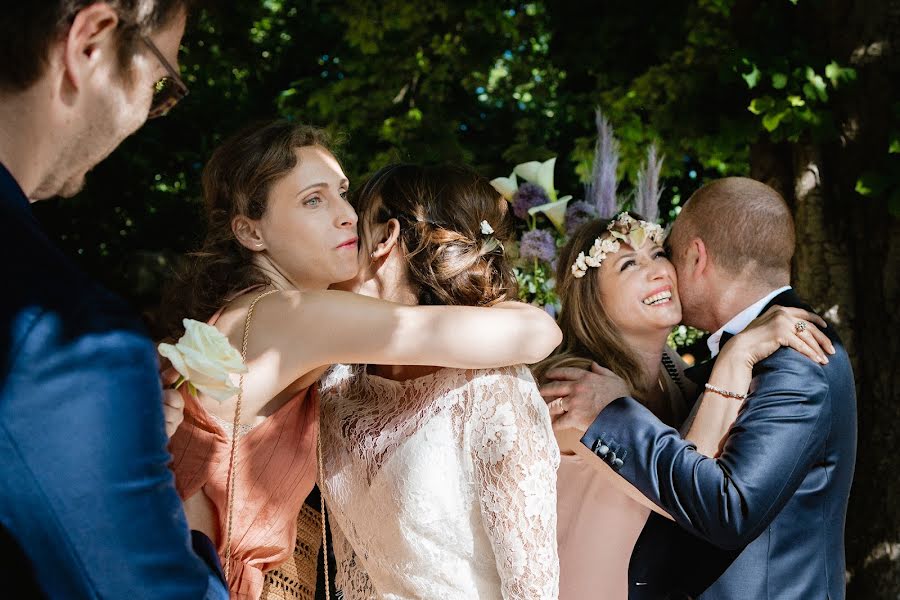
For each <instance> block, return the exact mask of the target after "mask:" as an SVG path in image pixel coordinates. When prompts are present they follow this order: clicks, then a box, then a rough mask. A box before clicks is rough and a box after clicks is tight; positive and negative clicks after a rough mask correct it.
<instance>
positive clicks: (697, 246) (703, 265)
mask: <svg viewBox="0 0 900 600" xmlns="http://www.w3.org/2000/svg"><path fill="white" fill-rule="evenodd" d="M688 261H689V263H688V264H690V265H691V268H692V270H693V273H694V275H695V276H701V275H704V274H707V272H708V271H709V267H710V266H711V264H712V263H711V262H710V259H709V253H708V252H707V251H706V244H704V243H703V240H701V239H700V238H694V239H692V240H691V243H690V246H688Z"/></svg>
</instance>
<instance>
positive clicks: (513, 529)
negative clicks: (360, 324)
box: [321, 365, 559, 600]
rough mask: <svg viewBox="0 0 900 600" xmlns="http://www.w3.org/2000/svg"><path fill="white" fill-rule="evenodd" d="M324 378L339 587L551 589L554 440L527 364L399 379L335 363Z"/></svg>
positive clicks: (542, 594) (353, 594)
mask: <svg viewBox="0 0 900 600" xmlns="http://www.w3.org/2000/svg"><path fill="white" fill-rule="evenodd" d="M321 391H322V428H321V435H322V446H323V452H324V472H325V481H324V482H323V484H322V486H321V487H322V490H323V493H324V494H325V499H326V503H327V504H326V505H327V508H328V510H329V516H330V522H331V524H332V533H333V536H334V540H335V541H334V545H335V548H334V550H335V556H336V558H337V559H338V572H337V574H336V584H337V586H338V588H339V589H342V590H343V592H344V598H345V599H346V600H356V599H358V598H392V599H393V598H442V599H453V598H460V599H462V598H465V599H469V598H485V599H489V598H498V599H499V598H528V599H545V598H556V597H557V589H558V580H559V561H558V558H557V553H556V487H555V483H556V468H557V467H558V465H559V450H558V448H557V445H556V442H555V439H554V437H553V432H552V429H551V426H550V416H549V413H548V412H547V408H546V405H545V403H544V401H543V400H542V398H541V397H540V395H539V394H538V392H537V387H536V386H535V384H534V380H533V379H532V377H531V373H530V372H529V371H528V369H527V368H525V367H507V368H503V369H491V370H478V371H471V370H469V371H466V370H457V369H441V370H439V371H437V372H435V373H433V374H431V375H427V376H424V377H419V378H416V379H412V380H409V381H402V382H400V381H393V380H388V379H383V378H381V377H377V376H374V375H370V374H368V373H366V372H365V370H364V369H361V368H351V367H348V366H345V365H339V366H336V367H334V368H333V369H332V370H331V372H330V373H329V374H328V375H326V377H325V378H324V380H323V383H322V386H321Z"/></svg>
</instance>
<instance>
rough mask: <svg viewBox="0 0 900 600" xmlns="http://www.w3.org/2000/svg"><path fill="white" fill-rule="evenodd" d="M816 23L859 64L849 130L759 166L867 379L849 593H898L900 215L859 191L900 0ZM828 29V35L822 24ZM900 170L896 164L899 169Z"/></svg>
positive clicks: (875, 160) (763, 144)
mask: <svg viewBox="0 0 900 600" xmlns="http://www.w3.org/2000/svg"><path fill="white" fill-rule="evenodd" d="M827 6H828V10H826V11H821V12H820V13H818V15H819V16H818V17H813V20H812V21H811V22H808V26H809V31H807V32H805V33H806V35H815V36H822V37H826V36H827V38H828V39H830V46H831V47H830V48H829V49H830V50H831V51H832V52H834V56H835V57H836V58H837V60H838V61H839V62H840V63H841V64H851V65H852V66H854V67H855V68H856V69H857V72H858V77H859V79H858V81H857V83H856V85H855V86H854V87H853V88H852V90H853V91H852V92H851V93H849V94H847V95H846V96H844V97H841V98H838V99H837V100H836V101H835V105H834V106H835V108H836V110H837V111H838V114H839V116H840V119H841V126H842V136H841V139H840V140H839V141H837V142H834V143H831V144H827V145H817V144H815V143H812V142H811V141H809V140H804V141H801V142H799V143H795V144H774V143H772V142H770V141H767V140H761V141H759V142H757V143H756V144H754V146H753V147H752V149H751V176H753V177H754V178H756V179H759V180H761V181H765V182H767V183H769V184H770V185H772V186H773V187H775V188H776V189H778V190H779V191H780V192H782V194H783V195H784V196H785V199H786V200H787V201H788V203H789V204H790V205H791V208H792V212H793V214H794V219H795V224H796V230H797V251H796V253H795V256H794V264H793V274H794V285H795V287H796V288H797V290H798V292H799V293H800V295H801V296H803V297H804V298H806V299H807V300H808V301H810V302H811V303H812V304H813V306H814V307H815V308H816V310H817V311H819V312H820V313H821V314H822V315H824V316H825V317H826V318H827V319H828V320H829V321H830V322H831V323H832V324H833V325H834V327H835V328H836V329H837V331H838V333H839V334H840V336H841V338H842V339H843V341H844V344H845V345H846V347H847V350H848V352H849V353H850V356H851V361H852V364H853V368H854V373H855V376H856V383H857V406H858V411H859V438H858V454H857V461H856V475H855V477H854V483H853V490H852V492H851V496H850V506H849V509H848V520H847V529H846V541H847V573H846V575H847V581H848V585H847V597H848V598H850V599H866V600H870V599H871V600H880V599H885V600H886V599H888V598H890V599H896V598H898V596H900V508H898V507H900V478H898V476H897V474H898V473H900V454H898V453H897V452H896V448H897V444H896V439H897V435H896V433H895V431H896V427H897V423H898V422H900V402H898V400H900V398H898V391H897V390H898V389H900V377H898V375H900V369H898V368H897V364H898V360H900V336H898V335H897V332H900V312H898V311H897V310H895V307H896V306H897V305H898V302H900V219H898V218H897V217H894V216H892V215H891V214H890V213H889V210H888V198H886V197H872V196H868V197H863V196H860V195H858V194H857V193H856V192H855V191H854V188H855V184H856V181H857V179H858V177H859V175H860V174H861V173H862V172H864V171H867V170H870V169H871V168H872V167H873V166H874V165H877V164H879V162H883V158H884V154H885V152H886V151H887V147H888V136H889V131H888V130H889V127H887V124H889V123H890V122H891V121H892V116H891V111H892V110H895V108H894V105H895V104H896V103H897V95H896V84H895V82H896V81H897V76H898V68H897V60H896V56H897V37H898V36H897V32H898V30H900V2H898V1H897V0H889V1H887V2H885V1H883V0H882V1H881V2H878V1H875V0H867V1H863V2H846V1H833V2H830V3H828V4H827ZM823 34H824V35H823ZM894 176H895V177H896V174H894Z"/></svg>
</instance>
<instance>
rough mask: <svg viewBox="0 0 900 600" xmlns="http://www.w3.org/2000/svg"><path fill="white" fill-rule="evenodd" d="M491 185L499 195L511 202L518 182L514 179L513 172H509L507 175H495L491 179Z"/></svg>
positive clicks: (517, 187)
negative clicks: (494, 177) (495, 176)
mask: <svg viewBox="0 0 900 600" xmlns="http://www.w3.org/2000/svg"><path fill="white" fill-rule="evenodd" d="M491 185H492V186H494V189H495V190H497V191H498V192H499V193H500V195H501V196H503V197H504V198H506V199H507V200H508V201H510V202H512V198H513V194H515V193H516V190H517V189H519V182H518V181H517V180H516V174H515V172H513V173H510V174H509V177H497V178H496V179H491Z"/></svg>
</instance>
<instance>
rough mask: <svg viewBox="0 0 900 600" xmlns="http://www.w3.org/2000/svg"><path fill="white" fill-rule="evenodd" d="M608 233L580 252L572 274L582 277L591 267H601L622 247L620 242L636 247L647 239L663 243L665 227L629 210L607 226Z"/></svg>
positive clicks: (578, 277)
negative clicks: (609, 256) (585, 250)
mask: <svg viewBox="0 0 900 600" xmlns="http://www.w3.org/2000/svg"><path fill="white" fill-rule="evenodd" d="M606 231H607V233H608V234H602V235H600V236H599V237H598V238H597V239H595V240H594V245H593V246H591V249H590V250H589V251H588V254H587V256H585V254H584V252H580V253H579V254H578V258H576V259H575V263H574V264H573V265H572V274H573V275H574V276H575V277H576V278H577V279H581V278H582V277H584V276H585V275H586V274H587V270H588V268H590V267H599V266H600V264H601V263H602V262H603V261H604V260H605V259H606V257H607V256H608V255H609V254H614V253H616V252H618V251H619V250H620V249H621V247H622V246H621V244H620V242H625V243H626V244H628V245H629V246H631V247H632V248H634V249H638V248H640V247H641V246H643V245H644V243H645V242H646V241H647V240H650V241H651V242H653V243H655V244H660V245H661V244H662V242H663V238H664V237H665V235H664V233H663V228H662V227H660V226H659V225H657V224H656V223H650V222H648V221H638V220H637V219H635V218H634V217H632V216H631V215H629V214H628V213H627V212H622V213H619V215H618V216H617V217H616V218H615V219H613V220H612V221H610V222H609V225H607V226H606Z"/></svg>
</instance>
